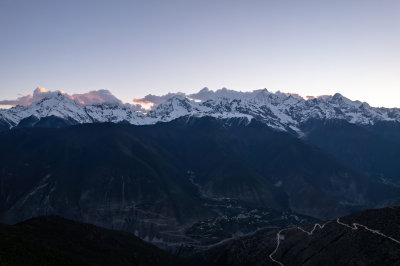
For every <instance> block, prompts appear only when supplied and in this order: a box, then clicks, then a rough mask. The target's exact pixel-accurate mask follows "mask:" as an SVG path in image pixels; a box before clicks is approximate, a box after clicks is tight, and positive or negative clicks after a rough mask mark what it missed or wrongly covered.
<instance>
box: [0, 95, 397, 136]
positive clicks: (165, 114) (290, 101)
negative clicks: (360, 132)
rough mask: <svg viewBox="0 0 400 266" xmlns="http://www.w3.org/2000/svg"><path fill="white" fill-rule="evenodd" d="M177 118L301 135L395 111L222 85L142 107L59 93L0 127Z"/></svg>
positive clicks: (6, 118) (389, 118)
mask: <svg viewBox="0 0 400 266" xmlns="http://www.w3.org/2000/svg"><path fill="white" fill-rule="evenodd" d="M154 97H156V96H154ZM182 116H194V117H204V116H211V117H216V118H219V119H227V118H233V117H235V118H246V119H247V120H251V119H255V120H257V121H260V122H262V123H264V124H266V125H268V126H269V127H272V128H275V129H278V130H282V131H288V132H292V133H294V134H297V135H298V136H302V134H303V133H304V132H303V130H302V126H303V125H304V124H305V123H307V121H309V120H311V119H319V120H321V119H329V120H331V119H340V120H345V121H347V122H349V123H351V124H357V125H367V126H368V125H374V124H376V123H378V122H382V121H385V122H397V123H398V122H400V109H399V108H391V109H390V108H375V107H371V106H369V105H368V103H365V102H360V101H351V100H349V99H347V98H346V97H344V96H342V95H341V94H338V93H337V94H335V95H333V96H320V97H314V98H309V99H304V98H302V97H300V96H298V95H296V94H288V93H281V92H276V93H272V92H269V91H268V90H267V89H264V90H256V91H253V92H237V91H232V90H227V89H221V90H218V91H215V92H213V91H210V90H208V89H207V88H204V89H203V90H201V91H199V92H198V93H196V94H191V95H185V94H181V93H177V94H169V95H167V97H159V100H158V101H157V104H156V105H154V106H153V108H152V109H151V110H148V111H146V110H143V109H141V110H140V109H139V110H138V107H137V106H134V105H130V104H122V103H121V102H116V101H112V102H111V101H110V102H104V103H102V104H91V105H84V104H82V103H81V102H79V101H77V100H74V99H71V98H70V97H67V96H66V95H65V94H64V93H62V92H61V91H58V92H57V93H53V94H49V96H46V97H44V98H42V99H41V100H39V101H36V102H33V103H31V104H30V105H27V106H16V107H13V108H10V109H7V110H0V129H2V130H6V129H10V128H14V127H18V126H33V125H37V126H41V127H46V126H50V125H52V124H53V125H56V126H58V127H59V126H63V125H73V124H82V123H99V122H113V123H130V124H134V125H148V124H155V123H157V122H168V121H171V120H173V119H176V118H179V117H182ZM41 120H44V121H41ZM49 120H50V121H49Z"/></svg>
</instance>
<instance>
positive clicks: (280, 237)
mask: <svg viewBox="0 0 400 266" xmlns="http://www.w3.org/2000/svg"><path fill="white" fill-rule="evenodd" d="M334 222H336V223H337V224H339V225H341V226H344V227H346V228H349V229H351V230H353V231H356V230H358V229H360V228H364V229H365V230H367V231H369V232H371V233H373V234H377V235H379V236H381V237H384V238H387V239H389V240H391V241H393V242H395V243H396V244H398V245H400V240H398V239H395V238H393V237H391V236H388V235H385V234H384V233H382V232H380V231H378V230H375V229H371V228H369V227H367V226H365V225H363V224H360V223H352V224H351V225H348V224H345V223H343V222H341V221H340V218H337V219H336V221H328V222H326V223H324V224H322V225H321V224H318V223H317V224H315V225H314V227H313V229H312V230H311V231H306V230H304V229H303V228H301V227H299V226H296V227H290V228H285V229H282V230H280V231H279V232H278V233H277V234H276V247H275V249H274V250H273V251H272V253H271V254H270V255H269V258H270V259H271V261H273V262H275V263H276V264H279V265H280V266H285V265H284V264H283V263H282V262H280V261H279V260H277V259H275V258H274V255H275V254H276V253H277V252H278V250H279V246H280V244H281V241H282V240H284V239H285V237H284V235H282V233H283V232H284V231H289V230H294V229H296V230H300V231H302V232H304V233H306V234H307V236H311V235H313V234H314V232H315V231H316V230H317V229H320V230H322V229H324V227H325V225H327V224H329V223H334Z"/></svg>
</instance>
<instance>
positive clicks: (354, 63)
mask: <svg viewBox="0 0 400 266" xmlns="http://www.w3.org/2000/svg"><path fill="white" fill-rule="evenodd" d="M0 36H1V37H0V38H1V39H0V100H4V99H15V98H17V97H19V96H22V95H26V94H29V93H32V91H33V90H34V89H35V88H36V87H38V86H40V87H44V88H47V89H48V90H59V89H61V90H64V91H66V92H68V93H70V94H74V93H83V92H87V91H91V90H100V89H108V90H110V91H111V92H112V93H113V94H114V95H116V96H117V97H118V98H120V99H122V100H123V101H124V102H132V99H133V98H139V97H143V96H145V95H146V94H149V93H151V94H166V93H168V92H177V91H181V92H186V93H193V92H196V91H198V90H200V89H201V88H203V87H208V88H210V89H213V90H216V89H220V88H222V87H226V88H228V89H234V90H242V91H248V90H254V89H260V88H267V89H269V90H270V91H276V90H281V91H284V92H295V93H299V94H300V95H303V96H307V95H321V94H334V93H335V92H339V93H341V94H343V95H344V96H346V97H348V98H350V99H352V100H355V99H358V100H361V101H367V102H369V103H370V104H371V105H373V106H385V107H395V106H396V107H400V1H399V0H376V1H370V0H359V1H355V0H342V1H341V0H335V1H324V0H315V1H308V0H302V1H299V0H293V1H285V0H280V1H277V0H270V1H268V0H263V1H262V0H258V1H257V0H253V1H252V0H246V1H245V0H242V1H235V0H231V1H222V0H220V1H219V0H213V1H212V0H210V1H209V0H201V1H200V0H198V1H194V0H182V1H177V0H168V1H165V0H160V1H153V0H143V1H133V0H132V1H122V0H115V1H111V0H110V1H105V0H103V1H102V0H92V1H88V0H79V1H73V0H69V1H67V0H66V1H61V0H48V1H41V0H35V1H32V0H27V1H19V0H0Z"/></svg>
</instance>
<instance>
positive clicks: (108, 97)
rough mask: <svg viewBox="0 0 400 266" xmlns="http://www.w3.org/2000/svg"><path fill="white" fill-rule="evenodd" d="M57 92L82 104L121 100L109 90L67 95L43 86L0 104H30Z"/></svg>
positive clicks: (52, 95) (118, 101)
mask: <svg viewBox="0 0 400 266" xmlns="http://www.w3.org/2000/svg"><path fill="white" fill-rule="evenodd" d="M59 94H62V95H64V96H65V97H67V98H70V99H71V100H75V101H77V102H79V103H80V104H82V105H93V104H102V103H109V104H122V102H121V100H119V99H118V98H117V97H115V96H114V95H113V94H112V93H111V92H110V91H108V90H94V91H89V92H87V93H82V94H72V95H69V94H67V93H65V92H63V91H62V90H55V91H48V90H46V89H45V88H40V87H38V88H36V89H35V90H34V91H33V93H31V94H28V95H26V96H21V97H18V98H17V99H15V100H2V101H0V105H11V106H15V105H23V106H26V105H30V104H32V103H35V102H39V101H41V100H42V99H44V98H52V97H55V96H57V95H59Z"/></svg>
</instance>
